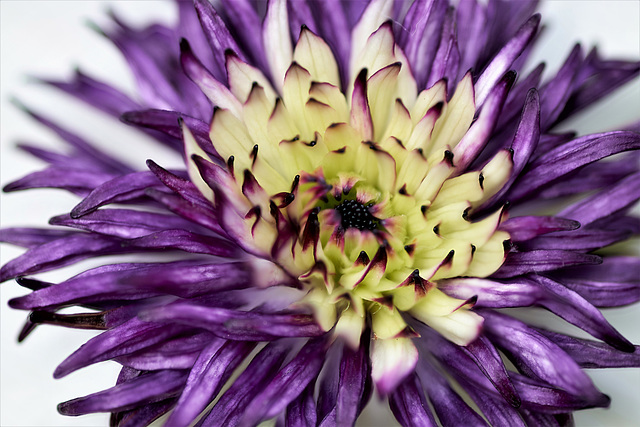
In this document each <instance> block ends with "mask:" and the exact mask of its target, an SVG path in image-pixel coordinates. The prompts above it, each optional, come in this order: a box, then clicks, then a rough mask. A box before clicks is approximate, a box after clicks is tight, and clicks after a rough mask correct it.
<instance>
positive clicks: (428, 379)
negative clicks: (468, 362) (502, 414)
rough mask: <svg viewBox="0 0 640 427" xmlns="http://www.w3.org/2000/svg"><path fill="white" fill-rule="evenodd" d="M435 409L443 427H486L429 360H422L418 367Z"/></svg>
mask: <svg viewBox="0 0 640 427" xmlns="http://www.w3.org/2000/svg"><path fill="white" fill-rule="evenodd" d="M416 370H417V372H418V374H419V375H420V379H421V381H422V385H423V386H424V388H425V390H426V392H427V395H428V396H429V400H431V403H432V404H433V409H434V410H435V412H436V414H437V415H438V419H439V420H440V422H441V423H442V424H443V425H446V426H448V425H451V426H461V425H464V426H486V425H487V423H486V422H485V421H484V420H483V419H482V417H480V416H479V415H478V414H477V413H476V412H474V410H473V409H471V408H470V407H469V405H467V404H466V403H465V402H464V400H462V398H461V397H460V396H459V395H458V394H457V393H456V392H455V391H454V390H453V389H452V388H451V386H450V385H449V383H448V381H447V380H446V379H445V377H443V376H442V375H441V374H440V373H439V372H438V371H437V370H436V369H435V368H434V367H433V366H431V364H430V363H429V362H428V359H426V358H424V359H421V360H420V363H418V365H417V366H416Z"/></svg>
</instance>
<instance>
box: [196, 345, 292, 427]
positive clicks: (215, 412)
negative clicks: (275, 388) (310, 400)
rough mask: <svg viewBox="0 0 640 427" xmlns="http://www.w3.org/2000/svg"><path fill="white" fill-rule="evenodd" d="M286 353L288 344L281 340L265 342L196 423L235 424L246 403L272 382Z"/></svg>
mask: <svg viewBox="0 0 640 427" xmlns="http://www.w3.org/2000/svg"><path fill="white" fill-rule="evenodd" d="M288 352H289V347H288V346H286V345H283V344H282V343H278V342H275V343H270V344H267V345H266V346H265V347H264V349H263V350H262V351H260V353H258V354H257V355H256V356H255V357H254V358H253V360H252V361H251V363H250V364H249V366H247V368H246V369H245V370H244V371H243V372H242V374H240V376H239V377H238V378H237V379H236V380H235V381H234V382H233V384H232V385H231V387H229V389H228V390H227V391H226V392H225V393H224V394H223V395H222V397H221V398H220V400H219V401H218V402H217V403H216V404H215V406H214V407H213V409H212V410H211V412H209V414H208V415H207V416H206V417H205V418H203V419H202V420H201V421H200V422H199V423H197V424H196V425H197V426H210V425H220V424H224V425H226V426H236V425H238V421H239V420H240V417H241V416H242V414H243V413H244V410H245V408H246V406H247V404H248V403H249V402H250V401H251V400H253V398H254V397H255V396H256V394H257V393H258V392H259V391H261V390H263V389H264V387H265V386H266V385H267V384H268V383H269V382H271V380H272V379H273V377H274V376H275V375H276V372H277V371H278V368H280V365H281V364H282V362H283V361H284V359H285V357H286V356H287V353H288Z"/></svg>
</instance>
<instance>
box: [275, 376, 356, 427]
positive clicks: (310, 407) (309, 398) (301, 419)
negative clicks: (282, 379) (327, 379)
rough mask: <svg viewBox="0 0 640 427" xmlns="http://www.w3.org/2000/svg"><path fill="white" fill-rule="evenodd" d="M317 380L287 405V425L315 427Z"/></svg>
mask: <svg viewBox="0 0 640 427" xmlns="http://www.w3.org/2000/svg"><path fill="white" fill-rule="evenodd" d="M314 388H315V382H314V381H312V382H311V383H310V384H309V385H308V386H307V388H305V389H304V391H303V392H302V393H301V394H300V396H298V397H297V398H296V399H295V400H294V401H293V402H291V403H290V404H289V406H287V418H286V423H285V426H286V427H315V426H316V423H317V414H316V402H315V400H314V399H313V392H314ZM344 425H348V424H344Z"/></svg>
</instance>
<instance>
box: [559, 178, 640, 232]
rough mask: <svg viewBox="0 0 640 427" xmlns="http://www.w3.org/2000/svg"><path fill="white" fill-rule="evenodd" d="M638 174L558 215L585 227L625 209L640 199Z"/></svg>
mask: <svg viewBox="0 0 640 427" xmlns="http://www.w3.org/2000/svg"><path fill="white" fill-rule="evenodd" d="M638 180H640V172H637V173H634V174H633V175H629V176H628V177H626V178H625V179H623V180H621V181H620V182H618V183H617V184H616V185H614V186H612V187H610V188H607V189H605V190H603V191H601V192H599V193H597V194H594V195H593V196H590V197H587V198H585V199H583V200H581V201H579V202H578V203H575V204H573V205H571V206H569V207H568V208H566V209H564V210H563V211H562V212H560V213H559V214H558V215H560V216H563V217H566V218H572V219H575V220H577V221H580V223H581V224H583V225H586V224H589V223H591V222H593V221H595V220H598V219H600V218H604V217H606V216H608V215H611V214H612V213H614V212H616V211H619V210H621V209H625V208H627V207H629V206H630V205H632V204H633V203H634V202H636V201H637V200H638V199H640V185H638V182H639V181H638Z"/></svg>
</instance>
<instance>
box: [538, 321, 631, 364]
mask: <svg viewBox="0 0 640 427" xmlns="http://www.w3.org/2000/svg"><path fill="white" fill-rule="evenodd" d="M536 330H537V331H538V332H540V333H541V334H543V335H545V336H546V337H548V338H549V339H550V340H552V341H553V342H554V343H555V344H556V345H558V346H559V347H560V348H562V350H564V351H565V352H566V353H567V354H568V355H569V356H571V358H573V360H575V361H576V363H578V364H579V365H580V367H582V368H586V369H595V368H626V367H635V368H637V367H639V366H640V348H639V346H635V351H634V352H633V353H627V352H623V351H620V350H616V349H614V348H611V347H610V346H609V345H607V344H604V343H601V342H597V341H592V340H585V339H582V338H575V337H571V336H568V335H563V334H559V333H557V332H552V331H547V330H545V329H536Z"/></svg>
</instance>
